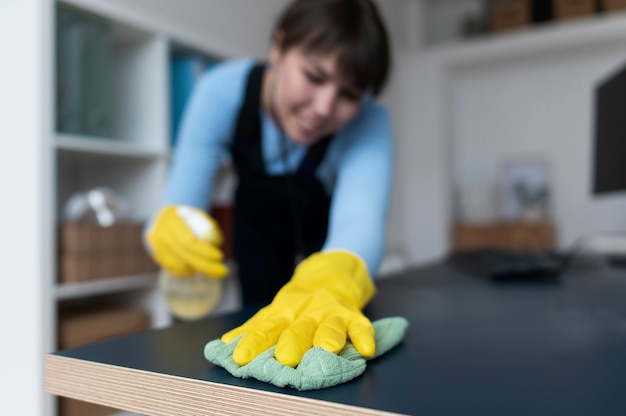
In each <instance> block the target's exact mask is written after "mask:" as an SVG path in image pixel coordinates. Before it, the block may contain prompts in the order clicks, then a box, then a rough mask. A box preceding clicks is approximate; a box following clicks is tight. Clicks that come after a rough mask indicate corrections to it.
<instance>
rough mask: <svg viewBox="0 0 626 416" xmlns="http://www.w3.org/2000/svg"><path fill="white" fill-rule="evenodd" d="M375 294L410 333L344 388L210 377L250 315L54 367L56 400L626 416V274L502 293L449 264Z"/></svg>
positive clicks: (169, 409)
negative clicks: (216, 343)
mask: <svg viewBox="0 0 626 416" xmlns="http://www.w3.org/2000/svg"><path fill="white" fill-rule="evenodd" d="M378 286H379V294H378V296H377V297H376V298H375V299H374V301H373V302H372V303H371V304H370V305H369V306H368V307H367V309H366V313H367V314H368V316H370V317H371V318H372V319H377V318H381V317H386V316H393V315H401V316H405V317H406V318H408V320H409V321H410V325H411V326H410V328H409V331H408V333H407V336H406V339H405V341H404V343H402V344H401V345H399V346H398V347H397V348H396V349H394V350H392V351H390V352H389V353H388V354H386V355H384V356H382V357H379V358H378V359H375V360H373V361H370V362H369V364H368V367H367V369H366V371H365V373H364V374H363V375H362V376H361V377H359V378H357V379H355V380H353V381H351V382H349V383H346V384H343V385H339V386H336V387H333V388H329V389H325V390H318V391H310V392H298V391H295V390H290V389H281V388H278V387H274V386H272V385H268V384H265V383H262V382H258V381H256V380H241V379H237V378H234V377H232V376H231V375H230V374H229V373H227V372H226V371H225V370H223V369H221V368H219V367H214V366H213V365H212V364H210V363H208V362H207V361H206V360H205V359H204V357H203V347H204V345H205V343H206V342H207V341H209V340H211V339H213V338H216V337H218V336H220V335H221V334H222V333H223V332H224V331H226V330H228V329H231V328H232V327H234V326H236V325H238V324H240V323H241V322H243V321H244V320H245V319H246V318H247V317H249V316H250V315H251V314H252V313H253V312H254V310H252V309H246V310H243V311H240V312H238V313H235V314H230V315H224V316H218V317H213V318H209V319H206V320H203V321H199V322H195V323H184V324H177V325H174V326H172V327H169V328H166V329H162V330H151V331H147V332H143V333H140V334H134V335H130V336H125V337H121V338H118V339H115V340H111V341H105V342H102V343H98V344H93V345H89V346H84V347H79V348H75V349H70V350H66V351H61V352H57V353H54V354H49V355H48V356H47V357H46V389H47V390H48V391H49V392H51V393H53V394H58V395H67V396H70V397H74V398H77V399H81V400H86V401H92V402H96V403H100V404H104V405H108V406H112V407H116V408H120V409H125V410H130V411H135V412H139V413H145V414H153V415H176V416H186V415H209V414H219V415H225V414H233V415H244V414H254V415H263V414H324V415H327V414H328V415H330V414H345V415H347V414H350V415H353V414H363V415H378V414H390V413H391V414H412V415H459V414H468V415H500V414H505V415H507V416H515V415H531V414H542V415H543V414H549V415H567V416H576V415H585V416H588V415H603V416H610V415H619V416H623V415H624V414H626V272H624V271H619V270H606V271H603V272H585V273H583V272H581V273H568V274H566V276H564V277H563V280H560V281H558V280H557V281H555V280H545V281H535V282H509V283H505V284H495V283H491V282H489V281H486V280H480V279H477V278H472V277H470V276H467V275H464V274H462V273H461V272H459V271H457V270H455V269H453V268H452V267H451V266H448V265H447V264H443V263H442V264H436V265H432V266H430V267H425V268H421V269H416V270H412V271H408V272H406V273H403V274H400V275H398V276H395V277H390V278H388V279H385V280H382V281H380V282H379V283H378Z"/></svg>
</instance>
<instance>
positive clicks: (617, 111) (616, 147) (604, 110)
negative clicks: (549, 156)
mask: <svg viewBox="0 0 626 416" xmlns="http://www.w3.org/2000/svg"><path fill="white" fill-rule="evenodd" d="M625 109H626V66H623V67H621V68H620V69H618V70H617V71H616V72H614V73H613V74H611V75H610V76H608V77H607V78H605V79H604V80H602V81H601V82H599V83H598V85H597V87H596V91H595V132H594V139H593V146H592V147H593V152H594V155H593V189H592V191H593V194H594V195H596V196H599V195H605V194H608V193H615V192H619V191H626V110H625Z"/></svg>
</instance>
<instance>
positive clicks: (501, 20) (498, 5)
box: [488, 0, 532, 32]
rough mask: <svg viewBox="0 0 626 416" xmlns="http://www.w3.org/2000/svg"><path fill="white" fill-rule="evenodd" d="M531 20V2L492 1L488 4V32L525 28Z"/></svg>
mask: <svg viewBox="0 0 626 416" xmlns="http://www.w3.org/2000/svg"><path fill="white" fill-rule="evenodd" d="M531 19H532V3H531V0H493V1H491V2H490V3H489V19H488V20H489V30H491V31H493V32H498V31H502V30H510V29H515V28H520V27H524V26H527V25H529V24H530V22H531Z"/></svg>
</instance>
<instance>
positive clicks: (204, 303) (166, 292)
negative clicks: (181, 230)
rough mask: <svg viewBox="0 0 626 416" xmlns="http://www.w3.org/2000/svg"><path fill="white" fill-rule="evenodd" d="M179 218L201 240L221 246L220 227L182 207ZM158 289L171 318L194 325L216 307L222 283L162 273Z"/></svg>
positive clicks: (220, 280) (196, 277)
mask: <svg viewBox="0 0 626 416" xmlns="http://www.w3.org/2000/svg"><path fill="white" fill-rule="evenodd" d="M178 215H180V217H181V218H182V219H183V220H184V221H185V222H186V223H187V225H188V226H189V228H190V229H191V231H192V232H193V233H194V235H195V236H196V237H197V238H198V239H201V240H205V241H208V242H210V243H212V244H215V245H219V244H220V243H221V240H222V238H221V236H220V234H219V230H218V229H217V227H216V226H215V225H214V224H213V223H211V222H210V221H209V220H208V219H207V218H206V217H205V216H203V215H202V214H201V213H200V212H198V211H196V210H194V209H192V208H189V207H185V206H183V207H179V208H178ZM159 289H160V291H161V293H163V296H164V297H165V302H166V304H167V306H168V308H169V309H170V312H171V313H172V315H174V316H175V317H177V318H179V319H182V320H185V321H192V320H196V319H200V318H203V317H205V316H206V315H208V314H209V313H210V312H211V311H212V310H213V309H214V308H215V306H217V304H218V302H219V300H220V298H221V295H222V279H218V278H214V277H211V276H205V275H203V274H200V273H196V274H193V275H191V276H174V275H172V274H170V273H169V272H167V271H166V270H165V269H161V271H160V273H159Z"/></svg>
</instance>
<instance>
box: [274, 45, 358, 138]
mask: <svg viewBox="0 0 626 416" xmlns="http://www.w3.org/2000/svg"><path fill="white" fill-rule="evenodd" d="M270 61H271V63H272V67H271V69H270V71H268V76H267V77H266V80H265V84H266V85H264V90H265V91H264V97H265V99H264V105H265V108H266V109H267V110H269V112H270V114H271V116H272V117H273V118H274V121H275V122H276V123H277V124H278V125H279V127H280V128H281V129H282V130H283V132H284V133H285V134H286V135H287V136H288V137H289V138H291V140H293V141H294V142H296V143H298V144H301V145H311V144H313V143H315V142H317V141H318V140H320V139H321V138H323V137H325V136H327V135H329V134H331V133H334V132H335V131H337V130H339V129H340V128H341V127H343V126H344V125H345V124H346V123H348V122H349V121H350V120H351V119H352V118H353V117H354V116H355V115H356V113H357V112H358V111H359V108H360V106H361V99H362V95H363V92H362V91H361V90H360V89H359V88H357V87H356V86H355V85H354V84H353V83H352V80H350V79H343V78H342V77H341V75H340V71H339V68H338V66H337V58H336V54H335V53H331V54H311V53H308V52H305V51H304V50H303V49H302V48H300V47H293V48H290V49H288V50H287V51H286V52H283V51H281V50H280V48H279V47H278V46H277V45H274V46H273V47H272V51H271V54H270Z"/></svg>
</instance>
